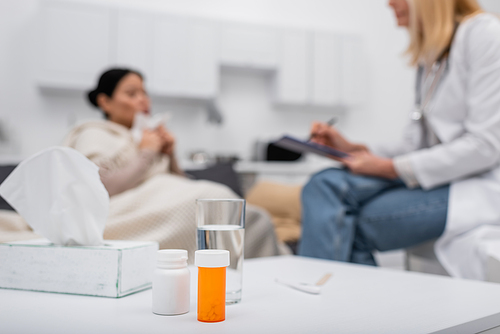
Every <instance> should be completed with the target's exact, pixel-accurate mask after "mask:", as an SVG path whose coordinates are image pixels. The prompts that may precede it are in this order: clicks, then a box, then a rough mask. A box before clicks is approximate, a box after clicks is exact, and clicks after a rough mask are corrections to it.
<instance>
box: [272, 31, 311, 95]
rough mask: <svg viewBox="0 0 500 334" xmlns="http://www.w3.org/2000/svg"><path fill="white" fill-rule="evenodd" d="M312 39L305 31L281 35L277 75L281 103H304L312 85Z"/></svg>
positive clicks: (287, 32) (277, 93)
mask: <svg viewBox="0 0 500 334" xmlns="http://www.w3.org/2000/svg"><path fill="white" fill-rule="evenodd" d="M310 44H311V40H310V38H309V34H308V33H307V32H305V31H284V32H282V33H281V36H280V43H279V57H278V66H277V72H276V77H275V100H276V102H277V103H279V104H285V105H287V104H288V105H293V104H299V105H304V104H307V103H308V102H309V96H310V87H311V83H312V81H311V59H310V58H311V52H310Z"/></svg>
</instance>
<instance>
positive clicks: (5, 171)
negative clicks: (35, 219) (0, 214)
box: [0, 166, 16, 211]
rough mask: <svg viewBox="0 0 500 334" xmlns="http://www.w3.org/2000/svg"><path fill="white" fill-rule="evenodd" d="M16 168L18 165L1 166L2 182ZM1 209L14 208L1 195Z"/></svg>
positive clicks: (0, 177) (0, 175)
mask: <svg viewBox="0 0 500 334" xmlns="http://www.w3.org/2000/svg"><path fill="white" fill-rule="evenodd" d="M14 168H16V166H0V184H1V183H2V182H3V181H4V180H5V179H6V178H7V176H9V174H10V173H11V172H12V171H13V170H14ZM0 210H11V211H14V209H13V208H12V207H11V206H10V205H9V203H7V202H6V201H5V200H4V199H3V198H2V196H0Z"/></svg>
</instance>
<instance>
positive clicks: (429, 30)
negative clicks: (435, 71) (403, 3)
mask: <svg viewBox="0 0 500 334" xmlns="http://www.w3.org/2000/svg"><path fill="white" fill-rule="evenodd" d="M408 4H409V6H410V26H409V29H408V30H409V32H410V45H409V46H408V49H407V50H406V54H407V55H409V56H410V64H411V65H418V64H419V63H421V62H424V63H426V64H432V63H434V62H435V61H436V60H437V58H438V57H439V56H440V55H441V53H442V52H443V51H444V50H445V49H446V48H447V47H448V46H449V45H450V43H451V39H452V37H453V32H454V30H455V25H456V24H457V23H460V22H462V21H463V20H464V19H465V18H466V17H468V16H472V15H475V14H478V13H480V12H482V10H481V6H480V5H479V4H478V2H477V0H408Z"/></svg>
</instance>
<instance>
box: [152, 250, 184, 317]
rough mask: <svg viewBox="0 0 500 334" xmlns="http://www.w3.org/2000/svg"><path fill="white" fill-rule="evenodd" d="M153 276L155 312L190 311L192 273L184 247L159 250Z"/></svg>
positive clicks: (169, 313) (166, 313)
mask: <svg viewBox="0 0 500 334" xmlns="http://www.w3.org/2000/svg"><path fill="white" fill-rule="evenodd" d="M157 256H158V260H157V266H156V269H155V271H154V276H153V313H155V314H159V315H177V314H183V313H188V312H189V303H190V295H189V286H190V274H189V269H188V268H187V259H188V252H187V250H184V249H162V250H159V251H158V254H157Z"/></svg>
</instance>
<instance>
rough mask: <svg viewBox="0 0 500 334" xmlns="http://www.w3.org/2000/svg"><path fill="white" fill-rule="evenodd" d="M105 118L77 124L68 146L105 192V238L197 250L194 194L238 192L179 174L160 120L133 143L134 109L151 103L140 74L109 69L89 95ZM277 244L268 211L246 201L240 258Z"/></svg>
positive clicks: (272, 251) (269, 251) (272, 250)
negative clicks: (91, 166)
mask: <svg viewBox="0 0 500 334" xmlns="http://www.w3.org/2000/svg"><path fill="white" fill-rule="evenodd" d="M88 98H89V100H90V102H91V103H92V105H94V106H95V107H97V108H99V109H100V110H101V111H102V113H103V114H104V117H105V120H99V121H90V122H87V123H84V124H82V125H79V126H77V127H76V128H74V129H73V130H72V131H71V132H70V133H69V135H68V136H67V138H66V139H65V145H67V146H70V147H72V148H74V149H76V150H78V151H80V152H81V153H82V154H84V155H85V156H86V157H87V158H89V159H90V160H91V161H93V162H94V163H96V164H97V165H98V166H99V167H100V175H101V180H102V182H103V184H104V186H105V187H106V189H107V190H108V192H109V195H110V197H111V199H110V212H109V218H108V221H107V224H106V229H105V231H104V238H105V239H134V240H155V241H158V242H159V243H160V248H182V249H187V250H188V251H189V252H190V258H193V257H192V256H193V255H194V254H193V253H194V250H195V249H196V220H195V199H197V198H237V195H236V194H235V193H233V192H232V191H231V190H230V189H229V188H228V187H226V186H224V185H221V184H217V183H213V182H209V181H194V180H190V179H188V178H186V177H184V176H183V173H182V171H181V170H180V169H179V167H178V165H177V162H176V158H175V139H174V136H173V135H172V134H171V133H170V132H169V131H168V130H167V129H166V128H165V127H164V126H163V125H160V126H158V127H157V128H156V129H154V130H144V131H143V133H142V139H141V140H140V142H138V143H137V142H136V141H134V137H133V136H132V131H131V127H132V125H133V122H134V117H135V115H136V113H145V114H149V112H150V101H149V97H148V95H147V92H146V91H145V89H144V86H143V77H142V75H141V74H140V73H138V72H135V71H132V70H129V69H111V70H109V71H106V72H105V73H103V74H102V76H101V77H100V79H99V83H98V85H97V88H95V89H94V90H93V91H91V92H90V93H89V94H88ZM279 253H280V247H279V246H278V242H277V240H276V236H275V233H274V230H273V226H272V223H271V221H270V218H269V216H268V215H267V213H266V212H265V211H262V210H260V209H257V208H255V207H252V206H247V215H246V233H245V256H246V257H258V256H268V255H278V254H279Z"/></svg>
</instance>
